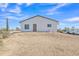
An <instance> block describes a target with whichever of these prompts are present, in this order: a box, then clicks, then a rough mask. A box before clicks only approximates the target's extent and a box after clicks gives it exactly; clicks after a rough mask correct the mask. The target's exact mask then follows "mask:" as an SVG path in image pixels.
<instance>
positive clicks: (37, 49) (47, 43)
mask: <svg viewBox="0 0 79 59" xmlns="http://www.w3.org/2000/svg"><path fill="white" fill-rule="evenodd" d="M2 40H3V41H2V43H0V55H1V56H79V35H69V34H63V33H58V32H18V33H13V34H11V35H10V36H9V37H8V38H6V39H2Z"/></svg>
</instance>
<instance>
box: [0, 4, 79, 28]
mask: <svg viewBox="0 0 79 59" xmlns="http://www.w3.org/2000/svg"><path fill="white" fill-rule="evenodd" d="M35 15H41V16H45V17H48V18H51V19H54V20H57V21H59V25H58V28H61V29H63V28H64V27H76V28H79V3H0V28H4V27H5V26H6V23H5V22H6V18H8V19H9V28H10V29H15V28H16V27H20V23H19V22H20V21H22V20H25V19H28V18H30V17H32V16H35Z"/></svg>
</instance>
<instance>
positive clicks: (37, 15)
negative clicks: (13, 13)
mask: <svg viewBox="0 0 79 59" xmlns="http://www.w3.org/2000/svg"><path fill="white" fill-rule="evenodd" d="M37 16H39V17H42V18H46V19H48V20H51V21H55V22H58V21H56V20H53V19H51V18H47V17H44V16H40V15H36V16H33V17H30V18H28V19H25V20H22V21H20V23H22V22H24V21H26V20H29V19H32V18H34V17H37ZM58 23H59V22H58Z"/></svg>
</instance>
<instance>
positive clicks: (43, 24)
mask: <svg viewBox="0 0 79 59" xmlns="http://www.w3.org/2000/svg"><path fill="white" fill-rule="evenodd" d="M25 24H29V29H27V30H25V29H24V25H25ZM33 24H37V31H38V32H39V31H47V32H50V31H51V32H56V31H57V25H58V22H56V21H52V20H48V19H46V18H42V17H34V18H31V19H29V20H26V21H24V22H21V31H33ZM47 24H51V25H52V27H47Z"/></svg>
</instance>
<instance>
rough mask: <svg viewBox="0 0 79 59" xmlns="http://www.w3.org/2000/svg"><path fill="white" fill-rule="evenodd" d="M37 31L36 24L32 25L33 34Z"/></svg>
mask: <svg viewBox="0 0 79 59" xmlns="http://www.w3.org/2000/svg"><path fill="white" fill-rule="evenodd" d="M36 31H37V24H33V32H36Z"/></svg>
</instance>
